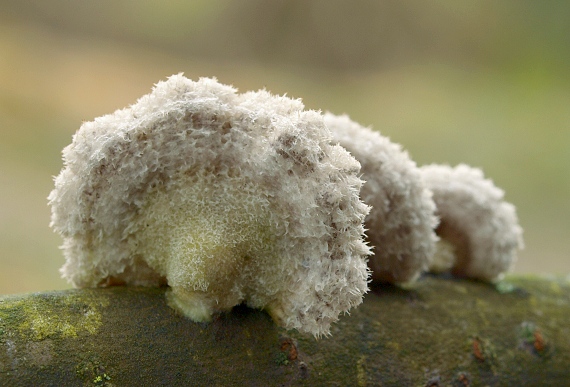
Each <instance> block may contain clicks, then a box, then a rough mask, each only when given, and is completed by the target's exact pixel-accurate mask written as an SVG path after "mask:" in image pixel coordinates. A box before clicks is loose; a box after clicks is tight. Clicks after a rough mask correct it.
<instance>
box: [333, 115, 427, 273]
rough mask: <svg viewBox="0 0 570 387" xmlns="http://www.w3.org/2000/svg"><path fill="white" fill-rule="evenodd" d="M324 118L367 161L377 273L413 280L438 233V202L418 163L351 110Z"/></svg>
mask: <svg viewBox="0 0 570 387" xmlns="http://www.w3.org/2000/svg"><path fill="white" fill-rule="evenodd" d="M325 123H326V124H327V126H328V127H329V129H330V130H331V132H332V134H333V138H334V141H338V142H339V143H340V145H342V146H343V147H344V148H346V149H347V150H348V151H349V152H350V153H351V154H352V155H353V156H354V157H356V159H357V160H358V161H359V162H360V164H361V166H362V169H361V171H362V177H363V179H364V180H365V184H364V186H363V187H362V190H361V198H362V200H364V202H365V203H366V204H368V205H371V206H372V209H371V211H370V214H369V215H368V216H367V218H366V223H365V224H366V228H367V232H366V234H367V237H368V240H369V242H370V244H371V245H372V248H373V253H374V254H373V255H372V256H371V257H370V260H369V262H368V264H369V267H370V268H371V270H372V279H374V280H377V281H382V282H408V281H412V280H414V279H415V278H416V277H418V276H419V275H420V274H421V273H422V272H424V271H426V270H427V268H428V266H429V265H430V262H431V258H432V256H433V254H434V251H435V243H436V241H437V239H438V238H437V236H436V235H435V233H434V228H435V226H436V224H437V218H436V217H435V215H434V212H435V205H434V202H433V200H432V198H431V192H430V191H429V190H428V189H426V188H425V186H424V183H423V181H422V178H421V174H420V171H419V169H418V167H417V166H416V164H415V163H414V162H413V161H412V160H411V159H410V157H409V156H408V154H407V153H406V152H404V151H403V150H402V148H401V147H400V146H399V145H398V144H394V143H392V142H391V141H390V140H389V139H388V138H386V137H384V136H381V135H380V133H378V132H375V131H372V130H371V129H368V128H365V127H362V126H361V125H359V124H357V123H355V122H353V121H351V120H350V119H349V118H348V117H347V116H335V115H333V114H330V113H327V114H325Z"/></svg>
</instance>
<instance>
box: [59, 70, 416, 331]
mask: <svg viewBox="0 0 570 387" xmlns="http://www.w3.org/2000/svg"><path fill="white" fill-rule="evenodd" d="M303 108H304V106H303V104H302V103H301V102H300V101H298V100H291V99H289V98H286V97H277V96H272V95H270V94H269V93H268V92H265V91H259V92H253V93H245V94H241V95H240V94H237V93H236V90H235V89H233V88H232V87H229V86H225V85H222V84H220V83H218V82H217V81H216V80H215V79H205V78H203V79H200V80H199V81H197V82H193V81H191V80H188V79H187V78H185V77H184V76H182V75H174V76H171V77H170V78H168V80H167V81H164V82H160V83H158V84H157V85H156V86H155V88H154V89H153V91H152V93H150V94H148V95H145V96H143V97H142V98H140V99H139V100H138V101H137V102H136V103H135V104H134V105H132V106H131V107H129V108H125V109H122V110H118V111H116V112H115V113H113V114H110V115H106V116H103V117H99V118H97V119H95V120H94V121H92V122H86V123H84V124H83V125H82V126H81V128H80V129H79V131H78V132H77V133H76V134H75V136H74V138H73V142H72V144H71V145H69V146H68V147H66V148H65V149H64V151H63V158H64V168H63V170H62V171H61V173H60V174H59V176H58V177H57V178H56V180H55V189H54V190H53V191H52V192H51V194H50V196H49V201H50V204H51V206H52V223H51V225H52V227H53V228H54V229H55V230H56V231H57V232H59V233H60V234H61V235H62V237H63V239H64V243H63V246H62V249H63V251H64V255H65V258H66V263H65V265H64V266H63V267H62V269H61V272H62V274H63V277H64V278H66V279H67V280H68V281H70V282H71V283H72V284H73V285H74V286H77V287H93V286H106V285H110V284H117V283H121V284H127V285H142V286H159V285H162V284H168V285H169V286H170V287H171V290H170V291H169V293H168V299H169V303H170V305H171V306H173V307H174V308H176V309H178V310H179V311H181V312H182V313H183V314H185V315H186V316H188V317H190V318H191V319H193V320H195V321H208V320H210V319H211V318H212V315H214V314H215V313H218V312H222V311H227V310H229V309H231V308H232V307H233V306H234V305H237V304H240V303H246V304H247V305H248V306H250V307H253V308H263V309H266V310H267V311H268V312H269V313H270V315H271V316H272V317H273V318H274V320H275V321H276V322H277V323H278V324H279V325H281V326H283V327H285V328H287V329H293V328H295V329H298V330H300V331H304V332H310V333H312V334H315V335H322V334H327V333H328V332H329V327H330V324H331V323H332V322H334V321H335V320H337V319H338V315H339V314H340V313H343V312H347V311H348V310H349V309H350V308H351V307H354V306H356V305H358V304H360V303H361V301H362V297H363V294H364V293H365V292H366V291H367V282H368V275H369V272H368V269H367V263H366V261H367V256H368V254H369V248H368V246H367V245H366V243H365V242H364V241H363V239H364V227H363V221H364V218H365V216H366V215H367V214H368V212H369V207H368V206H367V205H365V204H364V203H363V202H361V201H360V199H359V191H360V188H361V185H362V181H361V180H360V178H359V177H358V176H359V171H360V165H359V163H358V162H357V161H356V160H355V159H354V158H353V157H352V156H351V155H350V154H349V153H348V152H347V151H346V150H345V149H343V148H342V147H341V146H338V145H331V134H330V132H329V130H328V129H327V127H326V126H325V124H324V122H323V117H322V115H321V114H320V113H318V112H315V111H304V110H303ZM404 199H405V198H404Z"/></svg>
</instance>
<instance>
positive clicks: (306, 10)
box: [0, 0, 570, 294]
mask: <svg viewBox="0 0 570 387" xmlns="http://www.w3.org/2000/svg"><path fill="white" fill-rule="evenodd" d="M569 21H570V2H537V1H531V0H502V1H495V0H481V1H476V2H473V1H451V0H442V1H436V0H427V1H423V0H422V1H419V0H417V1H409V0H393V1H372V0H370V1H360V0H353V1H335V0H319V1H312V0H309V1H307V0H289V1H285V0H283V1H281V0H272V1H269V0H268V1H258V0H240V1H229V0H198V1H168V0H162V1H152V0H122V1H117V0H98V1H75V0H42V1H34V0H1V1H0V294H6V293H18V292H29V291H40V290H50V289H62V288H67V287H68V285H67V284H66V283H65V282H64V281H63V280H61V279H60V278H59V273H58V268H59V267H60V266H61V265H62V263H63V256H62V254H61V252H60V251H59V249H58V246H59V244H60V243H61V240H60V238H59V236H57V235H55V234H53V233H52V232H51V230H50V229H49V227H48V224H49V218H50V210H49V208H48V206H47V200H46V197H47V195H48V194H49V192H50V190H51V188H52V186H53V181H52V179H53V176H54V175H57V174H58V172H59V170H60V169H61V167H62V163H61V158H60V155H61V149H62V148H63V147H64V146H66V145H67V144H68V143H70V142H71V137H72V135H73V133H74V132H75V131H76V130H77V129H78V128H79V126H80V125H81V123H82V122H83V121H89V120H92V119H93V118H95V117H97V116H100V115H103V114H107V113H111V112H113V111H114V110H115V109H118V108H122V107H124V106H127V105H129V104H131V103H134V102H135V101H136V99H137V98H138V97H140V96H142V95H143V94H146V93H148V92H149V91H150V89H151V87H152V85H153V84H154V83H156V82H158V81H159V80H163V79H165V78H166V77H167V76H168V75H171V74H174V73H179V72H184V73H185V75H186V76H188V77H190V78H198V77H202V76H216V77H218V79H219V80H220V81H221V82H223V83H228V84H233V85H234V86H236V87H237V88H239V89H240V90H241V91H246V90H250V89H255V90H257V89H260V88H264V87H265V88H267V89H268V90H270V91H272V92H274V93H278V94H284V93H287V95H289V96H292V97H295V98H302V99H303V100H304V102H305V105H306V106H307V107H308V108H312V109H321V110H323V111H325V110H329V111H331V112H333V113H337V114H341V113H347V114H349V115H350V116H351V117H352V118H353V119H354V120H356V121H358V122H360V123H361V124H363V125H366V126H372V127H373V128H375V129H377V130H380V131H381V132H382V133H383V134H384V135H387V136H389V137H390V138H391V139H392V140H394V141H396V142H399V143H401V144H403V146H404V147H405V148H406V149H407V150H408V151H409V152H410V154H411V156H412V158H413V159H414V160H415V161H416V162H417V163H418V164H426V163H431V162H438V163H449V164H452V165H454V164H457V163H460V162H465V163H468V164H471V165H473V166H477V167H481V168H483V169H484V171H485V173H486V175H487V176H488V177H490V178H492V179H493V180H494V181H495V183H496V184H497V185H498V186H500V187H502V188H503V189H505V191H506V198H507V200H509V201H511V202H513V203H514V204H515V205H516V206H517V208H518V213H519V217H520V221H521V223H522V225H523V227H524V229H525V242H526V249H525V250H524V251H523V252H522V253H521V254H520V257H519V262H518V264H517V266H516V269H515V271H516V272H519V273H552V274H555V275H568V273H569V272H570V261H569V254H570V200H569V199H568V198H569V197H570V149H569V144H570V87H569V86H570V79H569V74H570V71H569V69H570V45H569V44H568V39H569V38H570V22H569Z"/></svg>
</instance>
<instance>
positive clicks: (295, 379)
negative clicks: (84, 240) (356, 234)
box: [0, 276, 570, 386]
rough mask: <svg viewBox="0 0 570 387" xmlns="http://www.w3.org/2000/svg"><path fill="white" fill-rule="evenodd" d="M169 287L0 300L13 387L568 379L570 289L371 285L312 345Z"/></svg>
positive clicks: (3, 375)
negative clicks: (190, 312)
mask: <svg viewBox="0 0 570 387" xmlns="http://www.w3.org/2000/svg"><path fill="white" fill-rule="evenodd" d="M164 292H165V288H132V287H113V288H105V289H78V290H68V291H59V292H44V293H35V294H26V295H19V296H5V297H2V298H0V385H2V386H4V385H6V386H52V385H53V386H56V385H57V386H64V385H65V386H161V385H197V386H201V385H204V386H224V385H230V386H233V385H235V386H276V385H284V386H289V385H292V386H297V385H301V386H302V385H307V386H309V385H310V386H322V385H327V386H329V385H330V386H480V385H490V386H525V385H528V386H541V385H549V386H554V385H559V386H561V385H566V384H567V383H568V380H570V368H569V367H568V366H569V365H570V322H569V321H570V282H569V280H568V279H560V278H538V277H515V276H511V277H508V278H507V279H506V280H505V281H503V282H501V283H500V284H499V285H496V286H493V285H488V284H484V283H479V282H473V281H466V280H457V279H450V278H442V277H432V276H427V277H425V278H422V279H420V280H419V281H418V282H417V283H415V284H414V285H413V286H410V287H408V288H405V289H403V288H397V287H374V288H373V289H372V291H371V292H370V293H368V294H367V295H366V297H365V300H364V303H363V304H362V305H360V306H359V307H358V308H356V309H354V310H353V311H352V313H351V314H350V315H345V316H343V317H342V318H341V320H340V321H339V322H338V323H336V324H335V325H334V327H333V328H332V336H330V337H327V338H321V339H315V338H314V337H312V336H307V335H302V334H299V333H298V332H290V331H289V332H288V331H284V330H282V329H279V328H278V327H276V326H275V324H274V323H273V322H272V320H271V319H270V318H269V316H268V315H267V314H265V313H264V312H263V311H258V310H252V309H248V308H246V307H236V308H234V310H233V311H232V312H231V313H228V314H224V315H221V316H219V317H218V318H217V319H215V320H214V321H213V322H211V323H209V324H199V323H194V322H192V321H189V320H187V319H185V318H183V317H181V316H178V315H176V314H175V312H174V311H173V310H172V309H170V308H169V307H168V306H167V305H166V302H165V297H164Z"/></svg>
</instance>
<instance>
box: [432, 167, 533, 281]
mask: <svg viewBox="0 0 570 387" xmlns="http://www.w3.org/2000/svg"><path fill="white" fill-rule="evenodd" d="M421 173H422V177H423V180H424V182H425V184H426V186H427V187H428V188H429V189H431V190H432V192H433V199H434V201H435V204H436V207H437V210H436V212H437V215H438V216H439V218H440V223H439V226H438V227H437V230H436V232H437V234H438V236H439V237H440V238H441V241H440V242H438V252H437V253H436V255H435V259H434V262H433V263H432V267H431V270H432V271H445V270H449V269H450V270H451V272H452V274H454V275H456V276H458V277H470V278H476V279H480V280H483V281H496V280H499V279H501V278H502V276H503V275H504V273H505V272H507V271H508V270H509V269H510V268H511V267H512V266H513V265H514V263H515V261H516V257H517V250H519V249H521V248H522V247H523V240H522V228H521V227H520V226H519V224H518V219H517V215H516V211H515V207H514V206H513V205H512V204H510V203H507V202H505V201H504V200H503V196H504V192H503V191H502V190H501V189H499V188H497V187H496V186H495V185H494V184H493V182H492V181H490V180H488V179H485V177H484V176H483V172H482V171H481V170H480V169H476V168H472V167H469V166H467V165H464V164H460V165H458V166H456V167H455V168H451V167H449V166H446V165H427V166H423V167H421Z"/></svg>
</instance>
